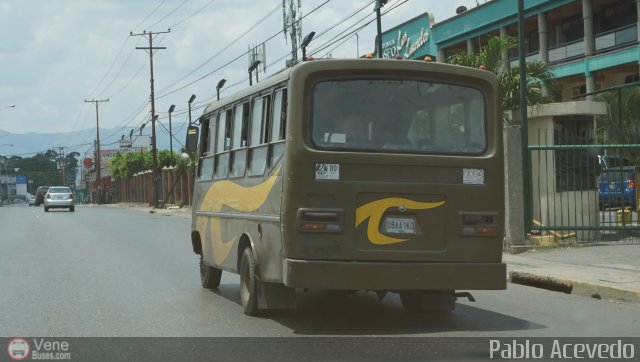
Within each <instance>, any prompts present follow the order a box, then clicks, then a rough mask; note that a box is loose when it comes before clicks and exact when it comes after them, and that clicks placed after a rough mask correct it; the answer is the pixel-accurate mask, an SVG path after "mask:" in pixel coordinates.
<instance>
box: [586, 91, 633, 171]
mask: <svg viewBox="0 0 640 362" xmlns="http://www.w3.org/2000/svg"><path fill="white" fill-rule="evenodd" d="M596 100H598V101H600V102H604V103H605V104H606V107H607V114H606V115H605V116H599V117H598V118H597V121H596V124H597V128H596V134H597V136H598V143H599V144H637V143H638V141H639V140H640V125H639V124H640V123H639V122H638V121H640V88H638V87H633V88H623V89H620V90H619V92H616V91H611V92H604V93H600V94H598V95H597V96H596ZM614 152H620V153H621V154H622V155H621V156H622V158H626V159H628V160H630V161H631V164H633V165H636V164H638V163H639V162H640V155H638V152H637V149H634V148H632V149H624V150H620V151H614Z"/></svg>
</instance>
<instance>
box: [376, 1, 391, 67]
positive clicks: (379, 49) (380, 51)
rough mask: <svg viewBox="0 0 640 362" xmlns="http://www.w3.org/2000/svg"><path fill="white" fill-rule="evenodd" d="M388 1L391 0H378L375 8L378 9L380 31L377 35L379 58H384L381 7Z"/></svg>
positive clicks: (377, 30) (377, 18)
mask: <svg viewBox="0 0 640 362" xmlns="http://www.w3.org/2000/svg"><path fill="white" fill-rule="evenodd" d="M387 1H389V0H377V1H376V6H375V8H374V10H375V11H376V32H377V33H378V35H377V43H378V44H377V46H376V48H378V58H381V59H382V21H381V20H380V18H381V15H380V9H382V7H383V6H384V5H385V4H386V3H387Z"/></svg>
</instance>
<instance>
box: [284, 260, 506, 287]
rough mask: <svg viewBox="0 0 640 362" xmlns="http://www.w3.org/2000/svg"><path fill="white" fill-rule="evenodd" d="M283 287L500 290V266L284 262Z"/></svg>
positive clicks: (502, 283) (502, 278)
mask: <svg viewBox="0 0 640 362" xmlns="http://www.w3.org/2000/svg"><path fill="white" fill-rule="evenodd" d="M284 269H285V270H284V284H285V285H286V286H288V287H292V288H311V289H345V290H389V291H398V290H440V289H466V290H501V289H506V287H507V266H506V264H504V263H433V262H432V263H419V262H403V263H394V262H367V261H354V262H345V261H326V260H299V259H285V264H284Z"/></svg>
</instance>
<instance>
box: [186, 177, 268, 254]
mask: <svg viewBox="0 0 640 362" xmlns="http://www.w3.org/2000/svg"><path fill="white" fill-rule="evenodd" d="M279 174H280V167H278V168H277V169H276V170H275V171H274V172H273V174H272V175H271V176H270V177H269V178H267V179H266V180H265V181H264V182H262V183H260V184H258V185H255V186H250V187H245V186H241V185H238V184H237V183H235V182H232V181H229V180H223V181H216V182H214V183H213V184H212V185H211V188H209V191H207V193H206V195H205V196H204V198H203V201H202V204H201V205H200V210H199V211H210V212H220V211H222V208H223V207H225V206H226V207H229V208H231V209H233V210H236V211H241V212H254V211H256V210H258V209H259V208H260V207H261V206H262V205H263V204H264V203H265V202H266V201H267V197H268V196H269V193H270V192H271V189H272V188H273V185H274V184H275V182H276V180H277V179H278V175H279ZM207 224H208V231H209V233H210V235H211V241H212V246H213V258H214V262H215V263H216V264H218V265H220V264H222V262H223V261H224V260H225V259H227V257H228V256H229V253H230V252H231V249H232V247H233V246H234V245H235V243H234V241H235V240H237V238H238V235H235V236H234V237H232V238H231V239H229V240H227V241H223V240H222V228H221V225H220V217H212V218H208V217H200V218H199V219H198V231H201V233H202V232H204V231H205V230H206V229H207ZM203 240H207V239H206V238H203Z"/></svg>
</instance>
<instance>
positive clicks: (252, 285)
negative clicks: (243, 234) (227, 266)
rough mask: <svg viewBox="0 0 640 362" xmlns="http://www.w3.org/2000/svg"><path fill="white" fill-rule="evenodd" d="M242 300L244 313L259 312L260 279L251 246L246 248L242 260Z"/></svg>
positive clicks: (253, 314)
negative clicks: (257, 275)
mask: <svg viewBox="0 0 640 362" xmlns="http://www.w3.org/2000/svg"><path fill="white" fill-rule="evenodd" d="M240 301H241V302H242V308H243V309H244V314H246V315H249V316H255V315H257V314H258V279H257V278H256V262H255V259H254V257H253V252H252V251H251V248H250V247H247V248H245V249H244V252H243V253H242V261H241V262H240Z"/></svg>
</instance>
